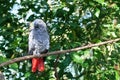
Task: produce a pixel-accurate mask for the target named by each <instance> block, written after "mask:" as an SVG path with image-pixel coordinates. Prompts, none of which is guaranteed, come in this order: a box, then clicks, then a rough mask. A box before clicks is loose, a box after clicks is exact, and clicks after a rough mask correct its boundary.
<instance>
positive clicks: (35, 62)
mask: <svg viewBox="0 0 120 80" xmlns="http://www.w3.org/2000/svg"><path fill="white" fill-rule="evenodd" d="M38 61H39V58H32V72H36V70H37V66H38Z"/></svg>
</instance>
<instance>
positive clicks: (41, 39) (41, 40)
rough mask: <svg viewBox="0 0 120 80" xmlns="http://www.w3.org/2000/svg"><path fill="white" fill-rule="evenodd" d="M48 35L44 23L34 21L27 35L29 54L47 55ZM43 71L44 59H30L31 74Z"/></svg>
mask: <svg viewBox="0 0 120 80" xmlns="http://www.w3.org/2000/svg"><path fill="white" fill-rule="evenodd" d="M49 43H50V42H49V34H48V31H47V26H46V24H45V22H44V21H43V20H41V19H35V20H34V21H33V22H32V23H31V25H30V33H29V43H28V44H29V52H28V53H29V54H33V55H34V54H35V55H36V54H37V55H40V54H41V53H47V51H48V49H49ZM37 69H38V71H44V69H45V68H44V59H43V58H32V72H36V70H37Z"/></svg>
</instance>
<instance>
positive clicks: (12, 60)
mask: <svg viewBox="0 0 120 80" xmlns="http://www.w3.org/2000/svg"><path fill="white" fill-rule="evenodd" d="M117 41H120V38H117V39H114V40H109V41H105V42H101V43H97V44H90V45H87V46H82V47H77V48H73V49H68V50H62V51H54V52H49V53H47V54H41V55H40V56H39V57H45V56H50V55H58V54H65V53H69V52H74V51H78V50H82V49H87V48H91V47H95V46H101V45H104V44H108V43H113V42H117ZM34 57H38V55H28V56H23V57H19V58H14V59H11V60H9V61H7V62H3V63H1V64H0V67H3V66H6V65H9V64H12V63H15V62H19V61H23V60H28V59H31V58H34Z"/></svg>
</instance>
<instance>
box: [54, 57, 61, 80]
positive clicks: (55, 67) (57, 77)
mask: <svg viewBox="0 0 120 80" xmlns="http://www.w3.org/2000/svg"><path fill="white" fill-rule="evenodd" d="M59 58H60V55H57V57H56V60H55V62H54V70H55V77H56V80H59V76H58V72H57V65H58V60H59Z"/></svg>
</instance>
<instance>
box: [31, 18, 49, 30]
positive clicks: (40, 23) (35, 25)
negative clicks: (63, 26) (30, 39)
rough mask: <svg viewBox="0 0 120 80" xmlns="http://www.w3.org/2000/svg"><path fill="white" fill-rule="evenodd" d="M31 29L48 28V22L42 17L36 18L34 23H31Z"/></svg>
mask: <svg viewBox="0 0 120 80" xmlns="http://www.w3.org/2000/svg"><path fill="white" fill-rule="evenodd" d="M29 26H30V30H33V29H35V30H38V29H39V30H46V28H47V27H46V24H45V22H44V21H43V20H41V19H35V20H34V21H33V22H32V23H29Z"/></svg>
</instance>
